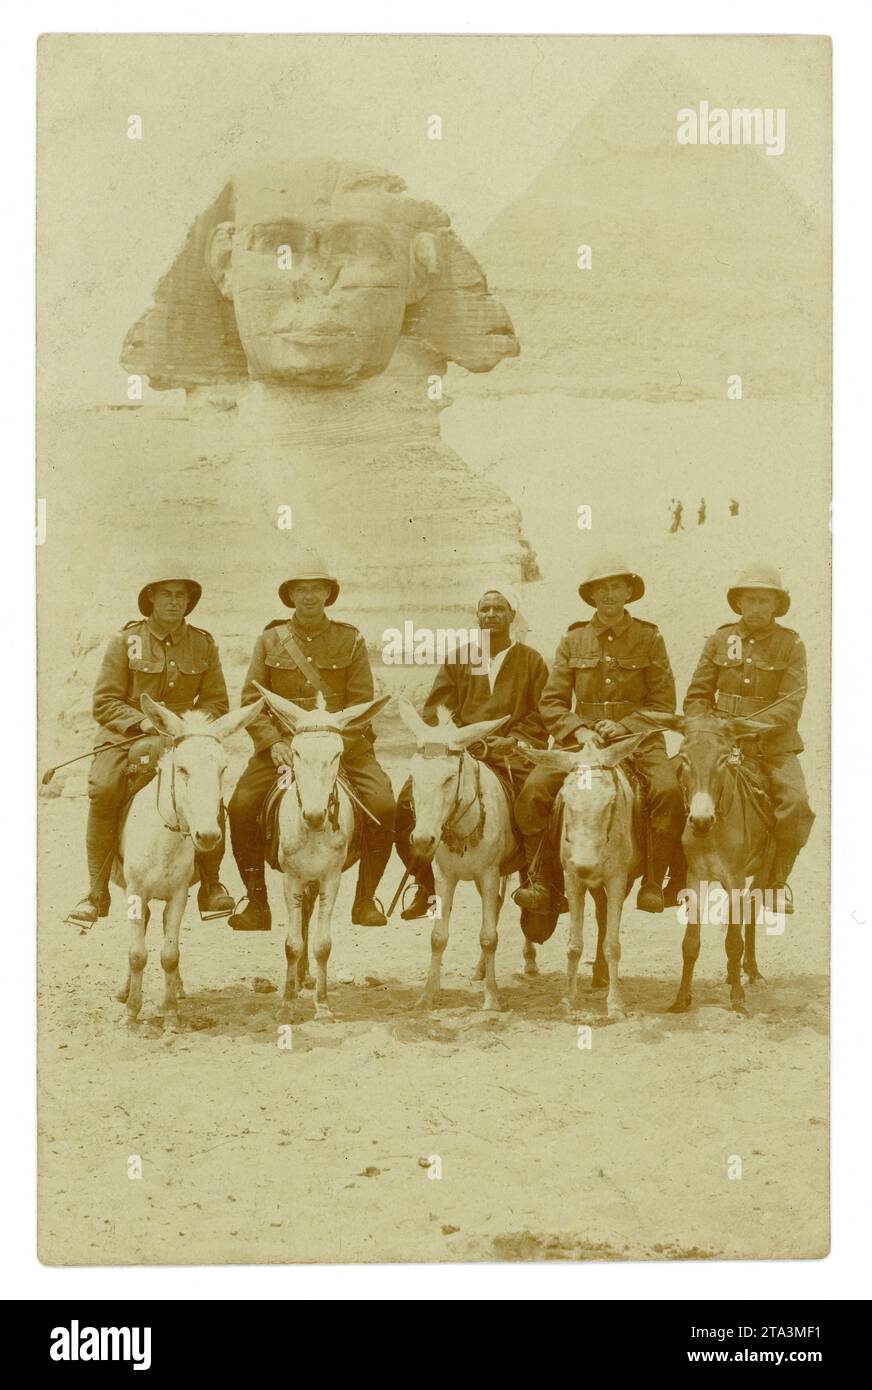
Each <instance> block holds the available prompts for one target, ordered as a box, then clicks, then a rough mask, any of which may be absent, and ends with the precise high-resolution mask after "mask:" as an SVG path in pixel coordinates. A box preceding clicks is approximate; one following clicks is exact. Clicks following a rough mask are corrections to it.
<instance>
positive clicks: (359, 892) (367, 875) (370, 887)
mask: <svg viewBox="0 0 872 1390" xmlns="http://www.w3.org/2000/svg"><path fill="white" fill-rule="evenodd" d="M393 847H394V842H393V838H392V837H391V836H390V835H385V833H384V832H383V831H381V830H380V829H379V833H376V834H372V833H371V831H370V828H369V827H367V828H366V829H365V830H364V832H363V844H362V846H361V851H360V868H359V870H358V874H357V888H356V890H355V894H354V902H353V904H352V907H351V920H352V922H353V923H354V925H355V926H356V927H386V926H387V924H388V919H387V917H386V916H385V911H384V908H383V907H382V905H381V903H380V902H379V900H378V898H376V897H375V890H376V888H378V886H379V883H380V882H381V877H382V874H383V873H384V871H385V869H386V868H387V863H388V860H389V859H390V857H391V852H392V850H393Z"/></svg>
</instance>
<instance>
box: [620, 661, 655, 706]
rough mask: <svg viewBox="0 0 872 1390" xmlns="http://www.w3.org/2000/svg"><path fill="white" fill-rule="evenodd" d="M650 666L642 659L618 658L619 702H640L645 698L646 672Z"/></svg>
mask: <svg viewBox="0 0 872 1390" xmlns="http://www.w3.org/2000/svg"><path fill="white" fill-rule="evenodd" d="M650 664H651V663H650V662H649V661H646V660H644V659H643V658H642V657H629V656H622V657H618V679H617V686H618V695H617V698H618V699H619V700H634V701H640V700H643V699H644V698H645V684H646V680H647V676H646V672H647V670H648V667H649V666H650Z"/></svg>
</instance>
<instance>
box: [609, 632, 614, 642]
mask: <svg viewBox="0 0 872 1390" xmlns="http://www.w3.org/2000/svg"><path fill="white" fill-rule="evenodd" d="M614 640H615V634H614V633H613V632H610V633H609V641H610V642H614Z"/></svg>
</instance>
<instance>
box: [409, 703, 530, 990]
mask: <svg viewBox="0 0 872 1390" xmlns="http://www.w3.org/2000/svg"><path fill="white" fill-rule="evenodd" d="M399 703H400V715H401V717H402V720H403V723H404V724H405V726H406V728H407V729H408V730H409V733H410V734H411V735H412V736H413V738H414V740H415V744H416V748H417V751H416V753H415V756H414V757H413V758H412V761H411V764H410V767H409V771H410V773H411V776H412V798H413V800H414V803H415V828H414V830H413V831H412V835H411V845H412V850H413V852H414V854H415V855H416V857H417V858H419V859H424V860H432V862H433V877H434V880H435V884H436V898H437V903H436V914H435V916H434V918H433V930H432V932H431V934H430V971H429V974H428V975H427V981H426V984H425V985H424V992H423V994H422V995H421V997H420V998H419V999H418V1001H417V1003H418V1006H419V1007H422V1008H433V1007H434V1005H435V1003H436V999H437V996H438V994H439V984H440V976H441V970H442V955H443V952H444V951H445V947H446V946H447V945H448V928H449V923H450V921H451V906H452V903H453V902H454V890H455V889H456V887H457V884H458V882H459V881H460V880H461V879H463V880H467V881H468V880H470V879H472V880H474V882H475V886H476V887H477V889H478V891H479V895H480V897H481V935H480V938H479V940H480V942H481V960H480V961H479V965H478V970H477V971H476V978H477V979H483V980H484V1000H483V1002H482V1007H483V1008H485V1009H500V1008H501V1005H500V998H499V994H498V993H497V982H496V975H495V972H494V963H495V962H494V958H495V956H496V949H497V923H498V921H499V915H500V908H501V907H502V892H501V887H500V864H501V863H503V861H504V860H507V859H509V857H510V856H511V854H512V850H513V848H514V846H515V836H514V833H513V830H512V823H511V817H510V815H509V808H508V803H507V801H506V796H505V793H504V791H503V789H502V786H501V785H500V781H499V778H498V777H497V775H496V773H494V772H492V771H491V769H490V768H489V767H488V766H487V765H486V764H485V763H482V762H480V761H479V760H478V759H477V758H474V757H472V755H471V754H470V753H468V752H467V751H466V750H467V749H468V748H469V746H470V745H471V744H474V743H477V742H479V740H481V739H483V738H485V737H486V736H487V735H488V734H491V733H493V732H494V730H496V729H499V728H500V727H501V725H503V724H505V722H506V718H507V717H508V716H506V717H505V718H503V719H487V720H482V721H481V722H480V723H478V724H466V725H464V726H462V727H458V726H457V725H456V724H454V723H453V722H452V720H451V717H450V715H449V714H448V711H447V710H444V709H440V710H439V723H438V724H436V725H430V724H425V723H424V721H423V719H422V718H421V717H420V715H419V714H418V712H417V710H416V709H415V708H414V706H413V705H411V704H410V703H409V701H408V700H400V702H399Z"/></svg>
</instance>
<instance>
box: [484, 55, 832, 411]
mask: <svg viewBox="0 0 872 1390" xmlns="http://www.w3.org/2000/svg"><path fill="white" fill-rule="evenodd" d="M703 99H705V100H708V101H709V102H710V105H711V106H716V105H723V106H726V107H728V108H729V107H731V106H732V105H739V104H741V103H739V102H734V101H729V100H723V99H722V98H721V97H719V96H718V94H717V93H714V92H712V91H711V90H710V89H709V88H708V87H707V85H706V83H705V81H704V80H701V79H700V78H698V77H697V76H695V75H694V74H693V73H692V72H691V71H690V70H689V69H688V68H686V67H685V66H684V65H683V64H682V63H681V62H679V61H678V60H677V59H676V58H675V57H674V56H673V55H672V54H671V53H670V52H669V51H668V50H667V49H665V48H664V47H663V46H662V45H659V44H658V45H652V46H651V47H650V48H648V49H646V50H645V51H644V52H643V53H642V54H641V55H640V57H639V58H638V59H637V60H636V61H635V62H634V63H633V64H631V65H630V67H629V68H628V69H627V70H626V71H625V72H624V73H623V74H622V76H621V77H620V78H619V80H618V81H617V82H616V83H615V84H614V85H613V86H612V87H611V88H610V89H609V90H608V91H607V92H606V93H605V94H604V95H603V96H602V97H601V98H600V99H599V101H598V102H597V103H596V105H595V106H594V107H593V108H592V109H591V110H590V111H589V112H588V113H587V114H586V115H585V116H584V118H583V119H582V120H581V121H580V123H579V124H578V126H577V127H576V128H575V129H574V130H573V131H572V133H571V134H570V136H569V137H568V138H567V140H566V141H565V142H564V144H563V146H562V147H561V148H560V149H559V151H558V152H557V154H556V155H555V157H554V158H553V159H552V161H551V162H550V164H549V165H548V167H547V168H546V169H544V170H543V172H542V173H541V174H540V175H539V176H538V178H536V179H535V180H534V182H533V183H532V184H531V185H530V187H529V188H528V190H527V191H526V193H524V194H523V195H522V196H520V197H519V198H518V199H516V200H515V202H514V203H512V204H511V205H510V206H509V207H507V208H506V209H505V210H504V211H503V212H502V213H500V214H499V216H498V217H497V218H496V219H495V221H494V222H493V223H492V224H491V226H490V227H489V228H488V230H487V232H486V233H485V234H484V236H483V238H482V239H481V241H480V242H479V244H478V245H477V247H476V254H477V256H478V257H479V259H480V260H481V263H482V264H483V265H485V266H487V268H488V278H489V281H490V283H491V285H492V286H493V287H494V288H496V289H497V290H498V292H499V293H500V294H502V296H503V297H504V299H505V302H506V304H507V305H508V307H509V310H510V312H511V314H512V318H513V320H514V323H515V327H516V330H517V333H518V337H519V339H520V341H521V356H520V358H519V359H517V360H516V361H514V362H512V363H509V364H507V365H506V367H504V369H503V371H502V372H501V374H500V380H499V381H498V382H496V383H494V385H493V387H492V388H491V389H493V390H495V391H496V392H497V393H503V394H505V393H510V392H515V391H523V390H536V391H539V390H542V389H549V388H550V389H556V390H560V391H568V392H570V393H572V394H578V395H582V396H599V397H611V398H617V399H643V400H655V401H656V400H675V399H678V400H681V399H700V398H704V397H712V398H716V399H724V398H725V396H726V389H727V381H726V379H727V377H728V375H730V374H732V373H739V374H740V375H741V376H742V379H743V392H744V394H746V395H752V396H754V397H755V398H774V399H785V398H795V399H798V400H809V399H811V398H818V399H826V397H827V395H828V391H829V342H828V338H827V334H826V333H825V332H822V329H821V325H822V324H825V323H827V322H828V314H829V288H830V268H829V267H830V237H829V227H828V225H827V218H826V214H825V213H824V212H819V213H818V214H817V215H816V214H815V212H814V211H813V210H812V209H810V208H808V207H807V206H805V205H804V204H803V202H802V201H801V199H800V198H799V197H798V196H797V195H796V194H795V193H794V192H793V190H792V189H791V188H790V187H789V186H788V185H787V184H786V183H785V181H784V179H783V177H782V175H781V174H780V173H779V170H778V162H779V161H778V157H777V156H774V157H773V156H768V155H767V154H766V152H765V148H764V147H762V146H759V147H754V146H750V145H744V146H741V145H730V146H712V145H708V146H703V145H696V146H693V145H679V144H678V142H677V140H676V130H677V121H676V116H677V112H678V111H679V110H680V109H681V108H683V107H687V106H694V107H697V106H698V103H699V102H700V101H701V100H703ZM789 119H790V113H789V112H788V125H787V141H788V145H789V141H790V124H789ZM583 244H587V245H590V246H591V248H592V269H590V270H580V269H578V267H577V254H578V247H579V246H580V245H583ZM467 388H472V389H475V387H474V383H471V382H470V383H464V389H467Z"/></svg>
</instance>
